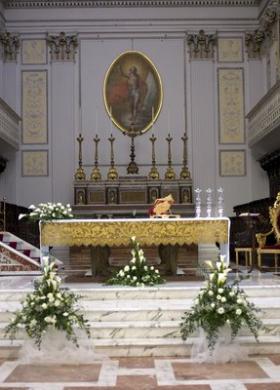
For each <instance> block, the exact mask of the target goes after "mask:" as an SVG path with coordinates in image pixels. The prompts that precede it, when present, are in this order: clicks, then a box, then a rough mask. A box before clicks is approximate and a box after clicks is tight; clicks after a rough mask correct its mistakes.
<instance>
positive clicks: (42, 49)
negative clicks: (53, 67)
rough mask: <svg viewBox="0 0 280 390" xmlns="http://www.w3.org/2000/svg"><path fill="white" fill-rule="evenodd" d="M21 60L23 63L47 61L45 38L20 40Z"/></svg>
mask: <svg viewBox="0 0 280 390" xmlns="http://www.w3.org/2000/svg"><path fill="white" fill-rule="evenodd" d="M21 62H22V64H23V65H44V64H46V63H47V45H46V40H45V39H24V40H22V49H21Z"/></svg>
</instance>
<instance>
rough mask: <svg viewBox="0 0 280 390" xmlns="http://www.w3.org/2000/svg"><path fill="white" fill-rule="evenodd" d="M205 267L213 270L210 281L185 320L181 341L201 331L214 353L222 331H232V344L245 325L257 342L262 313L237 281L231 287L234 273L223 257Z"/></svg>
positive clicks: (182, 324)
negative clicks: (258, 314)
mask: <svg viewBox="0 0 280 390" xmlns="http://www.w3.org/2000/svg"><path fill="white" fill-rule="evenodd" d="M206 265H207V266H208V267H209V268H210V274H209V280H208V283H207V286H206V287H205V288H201V289H200V292H199V294H198V297H197V298H196V299H195V301H194V305H193V306H192V307H191V309H190V310H189V311H187V312H185V314H184V317H183V318H182V320H183V321H182V323H181V335H182V338H183V339H184V340H185V339H187V338H188V337H189V336H190V335H191V334H192V333H193V332H195V331H196V330H197V329H198V328H199V327H200V328H202V329H203V330H204V332H205V333H206V338H207V343H208V348H209V350H210V351H211V350H212V351H213V349H214V347H215V344H216V343H217V340H218V336H219V330H221V329H222V327H224V326H228V327H229V329H230V331H231V340H233V339H234V338H235V337H236V336H237V333H238V331H239V330H240V329H241V327H242V326H243V325H246V326H247V327H248V328H249V330H250V331H251V332H252V334H253V335H254V337H255V339H256V341H257V340H258V330H259V329H260V328H261V327H262V322H261V320H260V319H259V318H258V317H257V316H256V313H257V312H258V311H260V310H259V309H258V308H256V306H255V305H254V304H253V303H251V302H249V301H248V298H247V295H246V293H245V292H244V290H242V289H241V288H240V287H239V281H238V280H235V281H234V282H232V283H231V284H230V283H229V281H228V273H229V271H231V269H230V268H229V267H228V266H227V265H226V264H225V262H224V257H223V256H221V259H220V261H219V262H216V264H215V265H213V264H212V262H211V261H207V262H206Z"/></svg>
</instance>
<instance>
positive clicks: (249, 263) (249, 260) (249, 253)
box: [234, 247, 253, 269]
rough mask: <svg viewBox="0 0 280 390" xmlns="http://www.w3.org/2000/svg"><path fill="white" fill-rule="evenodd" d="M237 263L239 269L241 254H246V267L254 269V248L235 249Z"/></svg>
mask: <svg viewBox="0 0 280 390" xmlns="http://www.w3.org/2000/svg"><path fill="white" fill-rule="evenodd" d="M234 251H235V262H236V268H237V269H238V268H239V254H241V253H244V254H245V266H246V267H248V266H249V267H252V262H253V248H251V247H242V248H241V247H240V248H235V249H234Z"/></svg>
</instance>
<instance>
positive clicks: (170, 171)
mask: <svg viewBox="0 0 280 390" xmlns="http://www.w3.org/2000/svg"><path fill="white" fill-rule="evenodd" d="M165 139H166V141H167V143H168V167H167V170H166V172H165V176H164V177H165V179H166V180H174V179H176V174H175V172H174V170H173V167H172V156H171V141H172V140H173V138H172V137H171V136H170V133H168V137H167V138H165Z"/></svg>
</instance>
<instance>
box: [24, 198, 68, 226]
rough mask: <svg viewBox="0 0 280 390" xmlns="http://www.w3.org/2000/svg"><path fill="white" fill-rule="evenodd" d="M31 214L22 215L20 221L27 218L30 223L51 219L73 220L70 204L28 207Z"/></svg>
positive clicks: (40, 204)
mask: <svg viewBox="0 0 280 390" xmlns="http://www.w3.org/2000/svg"><path fill="white" fill-rule="evenodd" d="M28 208H29V210H30V213H29V214H20V215H19V219H22V218H27V219H28V220H30V221H47V220H51V219H66V218H67V219H69V218H73V214H72V209H71V206H70V204H69V203H68V204H67V205H66V206H64V205H63V204H62V203H51V202H48V203H39V204H38V206H34V205H33V204H32V205H31V206H29V207H28Z"/></svg>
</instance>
